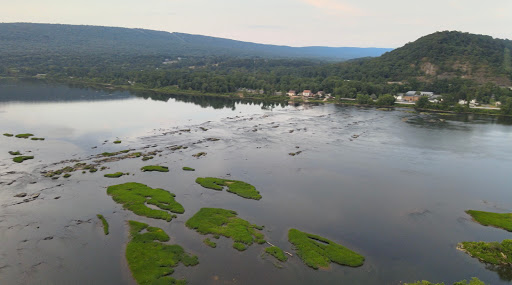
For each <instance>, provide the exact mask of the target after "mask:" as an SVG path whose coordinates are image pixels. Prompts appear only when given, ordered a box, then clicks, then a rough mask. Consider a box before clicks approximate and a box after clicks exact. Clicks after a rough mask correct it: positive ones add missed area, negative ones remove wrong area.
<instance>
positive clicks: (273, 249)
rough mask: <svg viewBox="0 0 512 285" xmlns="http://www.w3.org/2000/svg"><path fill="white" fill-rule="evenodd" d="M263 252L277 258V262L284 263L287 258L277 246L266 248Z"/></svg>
mask: <svg viewBox="0 0 512 285" xmlns="http://www.w3.org/2000/svg"><path fill="white" fill-rule="evenodd" d="M265 252H266V253H268V254H270V255H272V256H273V257H275V258H277V260H279V261H281V262H285V261H287V260H288V257H287V256H286V254H284V251H283V250H282V249H280V248H279V247H277V246H271V247H267V248H265Z"/></svg>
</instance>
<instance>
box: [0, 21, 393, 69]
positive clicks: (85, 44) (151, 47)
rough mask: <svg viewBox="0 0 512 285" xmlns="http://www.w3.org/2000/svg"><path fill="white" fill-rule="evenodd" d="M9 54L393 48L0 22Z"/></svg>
mask: <svg viewBox="0 0 512 285" xmlns="http://www.w3.org/2000/svg"><path fill="white" fill-rule="evenodd" d="M0 50H2V52H3V53H4V54H5V53H7V54H13V55H30V54H35V53H37V54H41V52H48V53H52V54H54V53H55V54H57V53H60V54H68V53H73V54H79V53H88V54H91V53H93V54H109V53H116V54H120V55H130V54H137V55H162V56H164V55H166V56H169V57H172V56H212V55H213V56H240V57H269V58H322V59H331V60H333V59H334V60H346V59H354V58H360V57H375V56H380V55H381V54H383V53H385V52H388V51H391V50H392V49H389V48H357V47H289V46H278V45H267V44H257V43H250V42H242V41H236V40H230V39H223V38H216V37H209V36H201V35H191V34H184V33H169V32H163V31H154V30H146V29H129V28H117V27H103V26H80V25H61V24H33V23H0Z"/></svg>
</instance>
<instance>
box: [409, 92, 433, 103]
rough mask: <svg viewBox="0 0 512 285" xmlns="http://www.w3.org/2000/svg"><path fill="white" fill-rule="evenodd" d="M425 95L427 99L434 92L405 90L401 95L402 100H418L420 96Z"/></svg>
mask: <svg viewBox="0 0 512 285" xmlns="http://www.w3.org/2000/svg"><path fill="white" fill-rule="evenodd" d="M422 96H427V97H428V98H429V99H430V98H431V97H432V96H434V92H427V91H407V93H405V94H404V96H403V101H407V102H416V101H418V100H420V97H422Z"/></svg>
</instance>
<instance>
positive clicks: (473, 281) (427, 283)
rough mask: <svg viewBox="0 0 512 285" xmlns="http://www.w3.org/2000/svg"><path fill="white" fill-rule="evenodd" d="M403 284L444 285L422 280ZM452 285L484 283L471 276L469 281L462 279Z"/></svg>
mask: <svg viewBox="0 0 512 285" xmlns="http://www.w3.org/2000/svg"><path fill="white" fill-rule="evenodd" d="M405 285H444V283H432V282H428V281H425V280H423V281H418V282H414V283H405ZM453 285H485V283H484V282H482V281H480V279H478V278H476V277H473V278H471V280H470V281H469V283H468V282H467V281H466V280H462V281H459V282H455V283H453Z"/></svg>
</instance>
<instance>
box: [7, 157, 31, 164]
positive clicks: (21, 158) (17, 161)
mask: <svg viewBox="0 0 512 285" xmlns="http://www.w3.org/2000/svg"><path fill="white" fill-rule="evenodd" d="M29 159H34V157H33V156H16V157H15V158H13V159H12V161H14V162H16V163H22V162H23V161H25V160H29Z"/></svg>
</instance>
